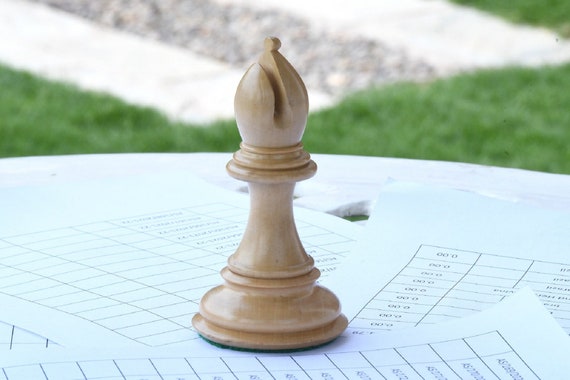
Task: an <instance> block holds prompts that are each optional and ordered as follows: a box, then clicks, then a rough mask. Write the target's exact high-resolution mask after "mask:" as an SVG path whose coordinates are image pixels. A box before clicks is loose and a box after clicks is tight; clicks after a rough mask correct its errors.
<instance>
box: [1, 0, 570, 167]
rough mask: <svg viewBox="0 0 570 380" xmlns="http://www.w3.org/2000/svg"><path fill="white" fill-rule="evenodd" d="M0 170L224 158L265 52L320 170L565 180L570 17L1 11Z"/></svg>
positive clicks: (93, 5)
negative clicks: (462, 171) (409, 168)
mask: <svg viewBox="0 0 570 380" xmlns="http://www.w3.org/2000/svg"><path fill="white" fill-rule="evenodd" d="M0 24H2V26H1V27H0V41H2V42H1V43H0V157H12V156H31V155H56V154H57V155H59V154H83V153H117V152H198V151H214V152H220V151H225V152H231V151H235V150H237V149H238V148H239V142H240V137H239V134H238V131H237V128H236V125H235V122H234V120H233V95H234V93H235V88H236V86H237V83H238V82H239V79H240V77H241V75H243V73H244V72H245V70H246V69H247V67H248V66H249V65H250V64H251V63H252V62H254V61H255V60H256V59H257V56H258V55H259V54H260V53H261V51H262V47H263V39H264V38H265V37H266V36H277V37H279V38H280V39H281V41H282V48H281V49H280V51H281V52H282V54H283V55H284V56H285V57H286V58H287V59H288V60H289V61H290V62H291V63H292V64H293V66H294V67H295V68H296V69H297V70H298V71H299V73H300V75H301V76H302V78H303V80H304V81H305V83H306V85H307V88H308V90H309V96H310V103H311V111H310V115H309V120H308V123H307V130H306V132H305V136H304V139H303V142H304V144H305V147H306V149H307V150H308V151H309V152H311V153H331V154H355V155H370V156H386V157H404V158H418V159H428V160H445V161H461V162H469V163H479V164H486V165H496V166H505V167H516V168H524V169H530V170H540V171H547V172H554V173H566V174H570V91H569V90H568V89H569V88H570V41H569V40H568V38H569V37H570V2H568V1H564V0H548V1H538V0H536V1H532V0H511V1H508V2H497V1H490V0H489V1H486V0H454V1H443V0H439V1H438V0H406V1H395V0H379V1H372V0H353V1H351V2H348V3H347V2H341V1H326V2H325V1H320V0H318V1H317V0H315V1H298V0H291V1H287V2H283V1H276V0H266V1H253V0H233V1H231V0H210V1H206V0H98V1H90V0H34V1H29V0H0Z"/></svg>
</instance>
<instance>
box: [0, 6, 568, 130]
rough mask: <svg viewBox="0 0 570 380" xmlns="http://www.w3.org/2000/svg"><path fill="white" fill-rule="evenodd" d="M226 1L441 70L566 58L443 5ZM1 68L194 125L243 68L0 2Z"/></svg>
mask: <svg viewBox="0 0 570 380" xmlns="http://www.w3.org/2000/svg"><path fill="white" fill-rule="evenodd" d="M218 1H219V2H229V1H230V0H218ZM231 1H232V2H233V3H242V4H247V5H250V6H252V7H253V6H256V7H265V8H275V9H280V10H282V11H288V12H292V13H295V14H297V15H300V16H302V17H307V18H309V19H310V20H311V22H312V23H313V24H314V25H315V27H317V28H325V29H328V30H334V31H342V32H343V33H352V34H354V35H359V36H365V37H367V38H371V39H376V40H378V41H380V42H382V43H384V44H387V45H389V46H394V47H400V48H404V49H405V50H406V51H407V52H408V54H409V55H410V57H417V58H420V59H423V60H425V61H427V62H428V63H430V64H432V65H433V66H434V67H435V68H436V69H437V71H438V72H439V73H442V74H446V73H453V72H457V71H462V70H469V69H473V68H481V67H499V66H503V65H510V64H520V65H540V64H549V63H561V62H566V61H570V42H569V41H566V40H562V39H560V38H559V37H558V36H557V35H555V34H554V33H552V32H550V31H547V30H544V29H540V28H529V27H521V26H514V25H511V24H508V23H506V22H504V21H502V20H500V19H498V18H495V17H491V16H489V15H486V14H484V13H481V12H477V11H474V10H471V9H468V8H463V7H458V6H455V5H453V4H450V3H448V2H445V1H438V0H383V1H382V2H381V3H379V2H377V1H376V0H352V1H351V2H350V7H347V6H346V2H344V1H340V0H328V1H307V0H288V1H282V0H265V1H264V2H259V1H257V0H231ZM260 3H262V4H263V5H260ZM379 4H381V5H379ZM253 59H255V57H252V60H253ZM0 62H1V63H3V64H6V65H9V66H12V67H15V68H21V69H25V70H28V71H31V72H33V73H36V74H39V75H42V76H45V77H48V78H52V79H57V80H64V81H68V82H71V83H75V84H77V85H78V86H80V87H82V88H86V89H92V90H98V91H104V92H108V93H111V94H113V95H116V96H118V97H121V98H123V99H125V100H126V101H128V102H131V103H134V104H140V105H148V106H152V107H156V108H158V109H160V110H162V111H164V112H165V113H166V114H167V115H169V116H170V117H172V118H174V119H181V120H185V121H191V122H199V123H205V122H210V121H212V120H215V119H217V118H231V117H233V96H234V93H235V89H236V86H237V83H238V82H239V79H240V78H241V76H242V75H243V72H244V68H235V67H230V66H228V65H226V64H224V63H222V62H218V61H215V60H213V59H210V58H208V57H202V56H198V55H196V54H193V53H192V52H189V51H187V50H184V49H181V48H176V47H172V46H167V45H165V44H161V43H158V42H154V41H148V40H145V39H142V38H140V37H137V36H133V35H129V34H126V33H123V32H118V31H116V30H113V29H109V28H104V27H101V26H99V25H97V24H94V23H92V22H89V21H86V20H84V19H81V18H78V17H75V16H73V15H70V14H67V13H64V12H61V11H57V10H54V9H52V8H49V7H46V6H43V5H41V4H37V3H31V2H27V1H25V0H0ZM309 96H310V101H311V110H315V109H317V108H320V107H323V106H326V105H329V104H331V103H332V102H334V99H332V98H331V97H329V96H327V95H326V94H323V93H319V92H318V91H313V90H312V89H311V88H309Z"/></svg>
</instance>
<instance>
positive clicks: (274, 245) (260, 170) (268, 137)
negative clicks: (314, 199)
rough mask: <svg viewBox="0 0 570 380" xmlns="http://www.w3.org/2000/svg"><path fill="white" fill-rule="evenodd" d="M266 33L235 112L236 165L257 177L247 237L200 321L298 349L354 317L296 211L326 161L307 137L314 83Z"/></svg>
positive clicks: (206, 330)
mask: <svg viewBox="0 0 570 380" xmlns="http://www.w3.org/2000/svg"><path fill="white" fill-rule="evenodd" d="M280 46H281V42H280V41H279V39H277V38H266V40H265V51H264V52H263V54H262V55H261V57H260V58H259V61H258V63H254V64H253V65H252V66H251V67H250V68H249V69H248V70H247V72H246V73H245V75H244V76H243V78H242V79H241V81H240V83H239V85H238V88H237V91H236V95H235V103H234V106H235V115H236V121H237V124H238V129H239V132H240V135H241V137H242V140H243V141H242V143H241V145H240V150H238V151H237V152H236V153H234V155H233V159H232V160H231V161H230V162H229V163H228V165H227V171H228V173H229V174H230V175H231V176H232V177H234V178H237V179H240V180H243V181H246V182H248V183H249V193H250V202H251V205H250V213H249V219H248V223H247V227H246V229H245V232H244V235H243V239H242V241H241V243H240V245H239V247H238V248H237V250H236V252H235V253H234V254H233V255H232V256H231V257H230V258H229V259H228V264H227V266H226V267H225V268H224V269H223V270H222V272H221V275H222V277H223V278H224V280H225V282H224V284H223V285H220V286H217V287H215V288H213V289H211V290H210V291H209V292H207V293H206V294H205V295H204V297H203V298H202V300H201V302H200V311H199V313H198V314H196V315H195V316H194V318H193V320H192V324H193V325H194V328H195V329H196V330H198V332H199V333H200V335H202V337H204V338H205V339H207V340H209V341H211V342H214V343H217V344H220V345H223V346H229V347H235V348H242V349H250V350H270V351H272V350H294V349H304V348H309V347H313V346H318V345H321V344H324V343H327V342H329V341H332V340H333V339H335V338H336V337H337V336H338V335H340V334H341V333H342V332H343V331H344V329H345V328H346V326H347V324H348V322H347V319H346V317H345V316H344V315H343V314H341V310H340V303H339V301H338V299H337V297H336V296H335V295H334V294H333V293H332V292H331V291H330V290H328V289H326V288H324V287H322V286H320V285H318V284H316V280H317V279H318V278H319V276H320V272H319V270H318V269H317V268H315V267H314V261H313V258H312V257H310V256H309V255H307V253H306V252H305V250H304V248H303V246H302V243H301V241H300V239H299V235H298V233H297V229H296V226H295V221H294V216H293V190H294V188H295V183H296V182H297V181H301V180H304V179H307V178H310V177H312V176H313V175H314V174H315V172H316V169H317V167H316V164H315V163H314V162H313V161H312V160H311V158H310V155H309V154H308V153H307V152H306V151H305V150H304V149H303V145H302V143H301V137H302V135H303V132H304V130H305V125H306V122H307V115H308V107H309V103H308V96H307V90H306V88H305V85H304V84H303V81H302V80H301V77H300V76H299V74H297V72H296V71H295V69H294V68H293V66H291V64H290V63H289V62H288V61H287V60H286V59H285V58H284V57H283V56H282V55H281V53H279V52H278V49H279V48H280Z"/></svg>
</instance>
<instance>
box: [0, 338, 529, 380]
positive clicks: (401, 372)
mask: <svg viewBox="0 0 570 380" xmlns="http://www.w3.org/2000/svg"><path fill="white" fill-rule="evenodd" d="M2 375H3V376H4V377H2ZM513 375H516V376H518V377H514V378H524V379H538V378H539V377H538V376H537V375H536V373H535V372H534V370H533V369H532V368H530V366H529V365H528V364H527V363H526V362H525V360H524V359H522V358H521V357H520V355H519V354H518V353H517V352H516V350H514V349H513V348H512V346H511V345H510V344H509V342H507V341H506V340H505V339H504V337H503V336H502V335H501V333H500V332H499V331H491V332H488V333H485V334H481V335H476V336H471V337H466V338H460V339H453V340H447V341H442V342H434V343H429V344H422V345H414V346H405V347H395V348H386V349H378V350H370V351H354V352H338V353H329V354H305V355H275V356H272V355H259V356H258V355H254V354H252V355H251V356H247V357H246V356H239V357H237V356H233V357H232V356H221V357H209V358H205V357H170V358H142V359H115V360H91V361H75V362H58V363H41V364H35V365H24V366H19V367H9V368H3V369H2V372H0V380H22V379H32V378H34V379H35V378H42V379H46V380H50V379H62V378H66V379H67V378H69V379H71V378H74V379H84V380H91V379H93V380H94V379H98V380H105V379H109V380H110V379H147V380H151V379H156V380H158V379H161V380H167V379H172V380H174V379H177V380H190V379H192V380H197V379H217V380H224V379H240V380H241V379H244V380H246V379H249V380H251V379H256V380H265V379H267V380H271V379H283V380H296V379H299V380H307V379H320V380H322V379H349V380H352V379H355V380H362V379H394V378H399V379H432V378H437V379H467V378H479V379H495V378H507V377H509V376H513ZM509 378H510V377H509Z"/></svg>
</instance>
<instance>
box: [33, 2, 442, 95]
mask: <svg viewBox="0 0 570 380" xmlns="http://www.w3.org/2000/svg"><path fill="white" fill-rule="evenodd" d="M34 1H37V2H41V3H45V4H47V5H50V6H53V7H56V8H59V9H61V10H64V11H67V12H70V13H73V14H76V15H79V16H82V17H85V18H87V19H90V20H93V21H96V22H98V23H101V24H104V25H107V26H110V27H113V28H117V29H121V30H124V31H128V32H131V33H135V34H138V35H141V36H144V37H147V38H153V39H156V40H160V41H162V42H165V43H168V44H173V45H176V46H181V47H184V48H187V49H189V50H191V51H193V52H196V53H199V54H202V55H205V56H209V57H212V58H216V59H218V60H221V61H224V62H227V63H229V64H232V65H234V66H238V67H242V66H243V67H244V68H245V67H247V66H249V64H251V63H252V62H253V61H255V59H256V57H257V56H258V55H259V54H260V52H261V49H262V46H263V39H264V38H265V37H266V36H269V35H271V36H277V37H279V38H280V39H281V41H282V43H283V47H282V48H281V50H280V51H281V52H282V53H283V55H285V56H286V57H287V59H288V60H289V61H290V62H291V63H292V64H293V66H295V67H296V68H297V70H298V71H299V73H300V74H301V76H302V77H303V80H304V81H305V82H306V84H307V86H309V87H311V88H314V89H318V90H321V91H324V92H326V93H329V94H331V95H338V94H343V93H346V92H348V91H353V90H357V89H361V88H364V87H367V86H369V85H378V84H385V83H390V82H395V81H401V80H424V79H427V78H430V77H432V76H433V75H434V74H435V70H434V69H433V68H432V67H430V66H429V65H428V64H426V63H424V62H418V61H413V60H411V59H409V57H407V56H406V54H405V52H403V51H400V50H395V49H389V48H387V47H386V46H383V45H382V44H381V43H379V42H377V41H374V40H370V39H365V38H357V37H349V36H344V35H340V34H338V33H332V32H330V31H324V30H318V29H316V28H315V27H313V26H311V25H310V23H309V22H308V21H307V20H305V19H303V18H299V17H296V16H293V15H291V14H287V13H283V12H278V11H268V10H259V9H252V8H248V7H245V6H240V5H232V4H219V3H216V2H215V1H211V0H210V1H208V0H96V1H93V0H34ZM308 1H310V0H308Z"/></svg>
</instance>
